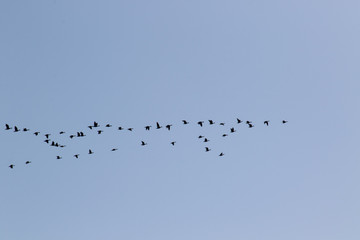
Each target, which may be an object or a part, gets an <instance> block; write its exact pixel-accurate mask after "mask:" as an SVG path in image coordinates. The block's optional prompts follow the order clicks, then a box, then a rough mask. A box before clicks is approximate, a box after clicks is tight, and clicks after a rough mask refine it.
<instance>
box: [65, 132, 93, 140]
mask: <svg viewBox="0 0 360 240" xmlns="http://www.w3.org/2000/svg"><path fill="white" fill-rule="evenodd" d="M99 134H100V133H99ZM74 137H75V135H70V136H69V138H71V139H72V138H74Z"/></svg>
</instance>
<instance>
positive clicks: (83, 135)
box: [77, 132, 86, 137]
mask: <svg viewBox="0 0 360 240" xmlns="http://www.w3.org/2000/svg"><path fill="white" fill-rule="evenodd" d="M77 136H78V137H85V136H86V135H85V134H84V133H83V132H77Z"/></svg>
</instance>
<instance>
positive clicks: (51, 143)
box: [5, 118, 288, 169]
mask: <svg viewBox="0 0 360 240" xmlns="http://www.w3.org/2000/svg"><path fill="white" fill-rule="evenodd" d="M287 122H288V121H286V120H282V124H286V123H287ZM189 123H190V122H189V121H187V120H182V124H183V125H187V124H189ZM236 123H237V124H241V123H243V121H242V120H241V119H239V118H237V119H236ZM196 124H197V125H199V126H200V127H203V126H204V125H205V121H198V122H196ZM208 124H209V125H214V124H215V121H213V120H208ZM245 124H246V125H247V126H248V128H253V127H254V126H255V125H254V124H253V123H252V122H251V121H245ZM263 124H264V125H265V126H269V124H270V121H269V120H266V121H264V122H263ZM219 125H221V126H225V123H224V122H220V123H219ZM172 126H173V125H172V124H167V125H165V126H162V125H161V124H160V123H159V122H156V127H155V128H156V129H161V128H163V127H165V128H166V129H167V130H168V131H170V130H171V128H172ZM111 127H113V126H112V125H111V124H109V123H108V124H106V125H105V128H111ZM152 127H153V126H151V125H147V126H145V127H144V128H145V130H146V131H150V130H151V128H152ZM88 128H89V129H90V130H91V131H96V133H97V134H102V133H103V132H104V130H102V129H100V124H99V123H98V122H96V121H94V123H93V124H92V125H89V126H88ZM5 130H6V131H10V130H13V132H29V131H30V129H28V128H23V129H21V128H19V127H17V126H13V127H11V126H10V125H9V124H5ZM117 130H119V131H122V130H127V131H130V132H132V131H133V130H134V128H131V127H130V128H126V129H125V128H124V127H121V126H119V127H117ZM235 132H236V130H235V128H234V127H231V128H230V131H229V132H228V133H224V134H222V137H226V136H228V134H231V133H235ZM33 134H34V135H35V136H40V132H39V131H35V132H33ZM59 134H60V135H63V134H65V132H64V131H61V132H59ZM51 135H52V134H50V133H46V134H44V135H43V136H44V137H45V139H44V142H45V143H46V144H48V145H49V146H52V147H60V148H64V147H66V146H65V145H63V144H60V143H58V142H56V141H54V140H51V139H50V136H51ZM85 136H86V134H85V133H84V132H82V131H79V132H76V134H71V135H69V138H70V139H73V138H81V137H85ZM198 138H199V139H203V142H204V143H207V142H209V141H210V140H209V139H208V138H207V137H205V136H203V135H200V136H198ZM170 144H171V145H172V146H175V144H176V141H172V142H170ZM140 145H141V146H146V145H147V143H146V142H145V141H141V142H140ZM117 150H118V149H117V148H112V149H111V151H112V152H114V151H117ZM209 151H211V149H210V148H209V147H205V152H209ZM88 154H94V151H93V150H92V149H89V151H88ZM224 155H225V154H224V153H223V152H220V153H219V155H218V156H219V157H222V156H224ZM79 156H80V154H78V153H77V154H74V155H73V157H74V158H79ZM56 159H62V156H60V155H57V156H56ZM30 163H31V161H26V162H25V164H26V165H28V164H30ZM14 167H15V164H10V165H9V168H11V169H13V168H14Z"/></svg>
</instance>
